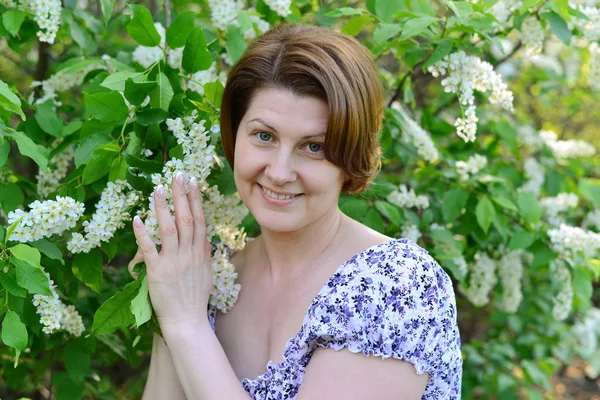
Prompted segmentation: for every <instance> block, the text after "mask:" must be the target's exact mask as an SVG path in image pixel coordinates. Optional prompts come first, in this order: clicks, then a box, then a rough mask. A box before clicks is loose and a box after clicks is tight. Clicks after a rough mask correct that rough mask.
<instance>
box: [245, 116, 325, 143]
mask: <svg viewBox="0 0 600 400" xmlns="http://www.w3.org/2000/svg"><path fill="white" fill-rule="evenodd" d="M250 122H260V123H261V124H263V125H264V126H266V127H267V128H269V129H270V130H272V131H273V132H275V133H277V134H279V132H277V129H275V128H273V127H272V126H271V125H269V124H267V123H266V122H265V121H264V120H262V119H260V118H253V119H251V120H250V121H248V123H250ZM324 136H325V134H324V133H317V134H316V135H307V136H303V137H302V139H311V138H315V137H324Z"/></svg>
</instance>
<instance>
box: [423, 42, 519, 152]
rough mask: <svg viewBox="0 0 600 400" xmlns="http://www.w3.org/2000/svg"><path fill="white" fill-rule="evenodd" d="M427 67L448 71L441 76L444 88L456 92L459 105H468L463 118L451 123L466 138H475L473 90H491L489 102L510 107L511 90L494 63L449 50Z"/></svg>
mask: <svg viewBox="0 0 600 400" xmlns="http://www.w3.org/2000/svg"><path fill="white" fill-rule="evenodd" d="M427 71H429V72H430V73H431V74H432V75H433V76H434V77H436V78H437V77H438V76H440V75H446V74H448V77H447V78H445V79H443V80H442V86H443V87H444V91H445V92H450V93H459V100H460V103H461V105H462V106H467V110H466V111H465V113H464V116H465V118H464V119H463V118H458V119H457V120H456V121H455V123H454V125H455V126H456V128H457V134H458V136H459V137H461V138H462V139H463V140H464V141H465V142H473V141H475V133H476V132H477V117H476V115H475V95H474V91H475V90H477V91H479V92H482V93H485V92H487V91H490V92H491V94H490V95H489V97H488V99H489V101H490V103H492V104H499V105H501V106H502V108H504V109H505V110H507V111H511V112H512V111H513V94H512V92H511V91H510V90H508V87H507V85H506V83H504V82H503V81H502V78H501V77H500V75H498V74H497V73H496V72H495V71H494V67H493V66H492V65H491V64H490V63H488V62H485V61H481V60H480V59H479V58H478V57H475V56H470V55H467V54H466V53H465V52H464V51H459V52H457V53H453V54H450V55H448V56H446V57H444V59H443V60H441V61H438V62H437V63H435V64H433V65H432V66H430V67H429V68H428V69H427Z"/></svg>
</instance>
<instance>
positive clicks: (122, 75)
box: [100, 71, 144, 92]
mask: <svg viewBox="0 0 600 400" xmlns="http://www.w3.org/2000/svg"><path fill="white" fill-rule="evenodd" d="M143 78H144V74H143V73H141V72H132V71H120V72H115V73H114V74H110V75H109V76H107V77H106V79H104V80H103V81H102V83H101V84H100V86H104V87H105V88H108V89H111V90H118V91H120V92H122V91H124V90H125V82H126V81H127V80H132V81H134V82H139V81H141V80H142V79H143Z"/></svg>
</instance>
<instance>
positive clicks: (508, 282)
mask: <svg viewBox="0 0 600 400" xmlns="http://www.w3.org/2000/svg"><path fill="white" fill-rule="evenodd" d="M522 253H523V251H522V250H516V251H511V252H508V253H506V254H505V255H504V256H503V257H502V258H501V259H500V260H499V261H498V276H499V277H500V283H501V284H502V303H501V308H502V310H504V312H507V313H515V312H516V311H517V309H518V308H519V304H521V300H523V293H522V292H521V278H522V277H523V260H522V257H521V256H522Z"/></svg>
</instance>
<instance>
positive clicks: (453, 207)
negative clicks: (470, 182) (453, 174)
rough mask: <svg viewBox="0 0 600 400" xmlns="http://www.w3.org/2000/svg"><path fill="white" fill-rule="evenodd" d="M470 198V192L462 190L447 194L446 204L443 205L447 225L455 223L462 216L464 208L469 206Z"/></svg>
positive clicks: (454, 190) (451, 191) (453, 190)
mask: <svg viewBox="0 0 600 400" xmlns="http://www.w3.org/2000/svg"><path fill="white" fill-rule="evenodd" d="M468 198H469V192H467V191H466V190H464V189H462V188H456V189H452V190H450V191H449V192H448V193H447V194H446V198H445V199H444V204H443V205H442V213H443V214H444V220H445V221H446V222H447V223H450V222H454V221H455V220H456V219H457V218H458V217H460V216H461V214H462V210H463V208H465V207H466V205H467V200H468Z"/></svg>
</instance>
